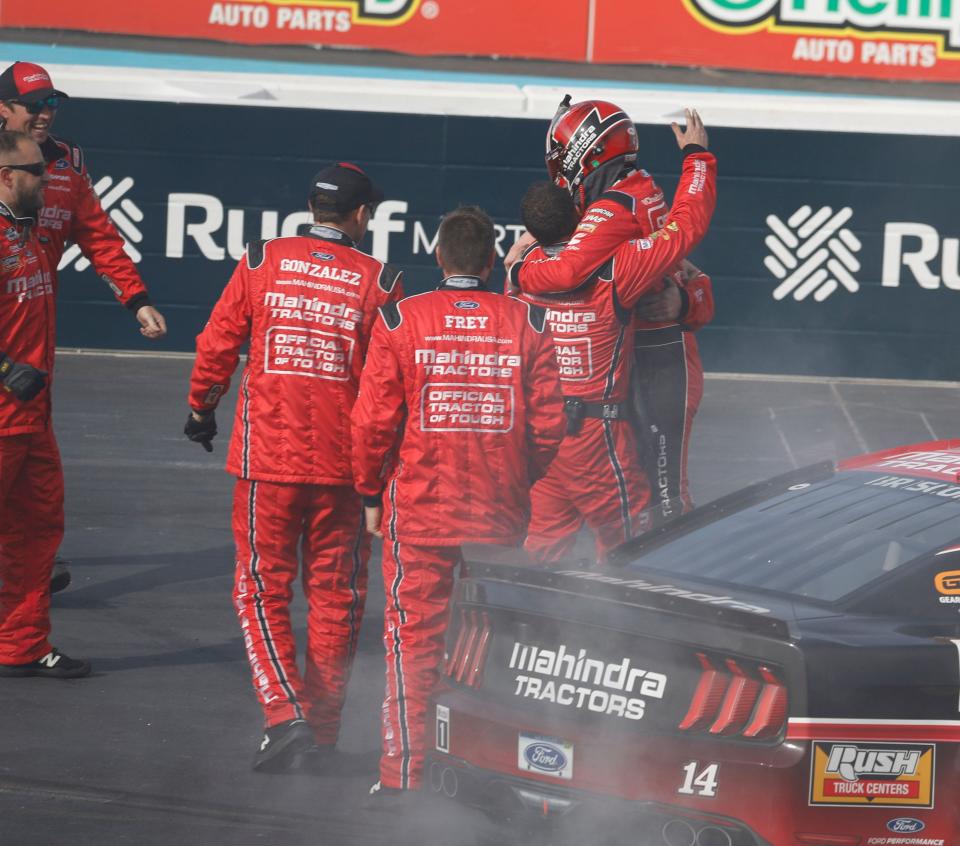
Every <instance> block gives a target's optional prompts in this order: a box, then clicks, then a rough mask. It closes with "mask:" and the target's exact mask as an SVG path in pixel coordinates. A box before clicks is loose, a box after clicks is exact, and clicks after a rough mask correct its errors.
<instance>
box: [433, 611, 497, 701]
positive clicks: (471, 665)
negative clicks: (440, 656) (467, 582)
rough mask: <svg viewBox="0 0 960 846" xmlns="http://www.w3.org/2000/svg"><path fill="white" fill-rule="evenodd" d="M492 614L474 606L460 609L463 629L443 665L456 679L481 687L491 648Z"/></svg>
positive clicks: (449, 674)
mask: <svg viewBox="0 0 960 846" xmlns="http://www.w3.org/2000/svg"><path fill="white" fill-rule="evenodd" d="M490 636H491V630H490V616H489V615H488V614H487V612H486V611H479V610H477V609H475V608H461V609H460V629H459V632H458V633H457V640H456V643H455V645H454V647H453V651H452V652H451V653H450V654H449V655H448V657H447V664H446V667H445V668H444V670H445V672H446V674H447V675H448V676H449V677H450V678H451V679H453V680H454V681H457V682H460V683H462V684H466V685H468V686H469V687H480V682H481V681H482V679H483V665H484V662H485V661H486V659H487V650H488V649H489V647H490Z"/></svg>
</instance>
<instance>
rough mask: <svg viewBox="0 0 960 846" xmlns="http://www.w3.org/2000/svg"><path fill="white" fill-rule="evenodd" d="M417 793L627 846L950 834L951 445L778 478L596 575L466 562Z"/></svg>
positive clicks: (955, 682) (808, 845)
mask: <svg viewBox="0 0 960 846" xmlns="http://www.w3.org/2000/svg"><path fill="white" fill-rule="evenodd" d="M452 615H453V616H452V619H451V626H450V632H449V635H448V653H447V658H446V665H445V672H444V678H443V684H442V685H441V686H440V688H439V689H438V691H437V693H436V695H435V697H434V701H433V703H432V705H431V707H430V709H429V710H428V719H430V720H431V721H433V723H434V725H433V728H434V730H435V749H434V750H433V752H432V753H431V755H430V758H429V761H428V774H429V784H430V786H431V787H432V788H433V790H434V791H436V792H438V793H443V794H446V795H447V796H450V797H455V798H457V799H460V800H463V801H466V802H470V803H474V804H479V805H483V806H486V807H496V808H499V809H500V813H501V814H503V815H505V816H507V817H510V816H511V815H513V814H518V815H519V814H521V813H533V814H537V815H540V816H546V817H548V818H549V817H558V816H559V817H561V818H566V819H573V818H574V817H576V815H578V814H582V813H586V812H587V809H588V808H591V807H597V806H600V805H603V804H610V803H614V804H615V805H616V806H617V807H618V809H619V812H620V813H626V814H629V815H636V818H637V820H638V821H639V822H642V824H640V825H637V826H636V827H635V828H634V829H633V830H634V831H635V832H636V835H635V837H634V838H633V839H632V840H631V843H632V844H636V846H645V844H657V846H660V845H661V844H669V846H747V844H752V845H755V844H769V846H793V844H804V846H859V844H863V846H870V845H871V844H878V845H879V844H931V846H932V844H956V843H960V811H958V808H960V754H958V743H960V441H939V442H934V443H925V444H919V445H916V446H912V447H904V448H900V449H896V450H889V451H886V452H883V453H875V454H872V455H868V456H865V457H861V458H857V459H853V460H850V461H846V462H843V463H841V464H840V465H838V466H837V467H834V465H833V464H832V463H829V462H828V463H824V464H820V465H816V466H813V467H810V468H807V469H804V470H799V471H795V472H791V473H788V474H785V475H783V476H780V477H778V478H775V479H772V480H771V481H769V482H765V483H762V484H758V485H755V486H752V487H750V488H747V489H745V490H742V491H739V492H737V493H734V494H731V495H729V496H726V497H724V498H722V499H720V500H718V501H716V502H714V503H712V504H710V505H707V506H705V507H702V508H699V509H697V510H695V511H693V512H691V513H690V514H688V515H685V516H684V517H682V518H680V519H678V520H677V521H675V522H673V523H672V524H669V525H667V526H663V527H661V528H659V529H657V530H655V531H653V532H650V533H648V534H647V535H645V536H643V537H640V538H637V539H636V540H634V541H632V542H630V543H629V544H627V545H625V546H623V547H621V548H620V549H619V550H618V551H617V552H615V553H614V555H613V556H612V558H611V560H610V561H609V563H608V564H606V565H604V566H603V567H591V566H587V565H575V564H574V565H570V566H565V567H563V568H562V569H560V570H559V571H546V570H543V569H538V568H535V567H531V566H520V565H518V564H516V563H514V564H510V563H504V562H503V561H499V562H497V561H493V560H491V558H490V557H489V556H486V555H483V554H481V555H480V556H478V557H475V558H474V559H473V560H472V561H470V562H469V563H468V565H467V567H466V570H465V573H464V577H463V578H462V580H461V581H460V583H459V586H458V589H457V596H456V601H455V605H454V607H453V612H452Z"/></svg>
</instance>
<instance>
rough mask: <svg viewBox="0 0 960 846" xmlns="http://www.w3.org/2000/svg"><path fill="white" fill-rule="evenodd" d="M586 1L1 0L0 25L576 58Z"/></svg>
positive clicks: (580, 52)
mask: <svg viewBox="0 0 960 846" xmlns="http://www.w3.org/2000/svg"><path fill="white" fill-rule="evenodd" d="M586 4H587V0H557V2H554V3H552V4H551V5H550V7H549V15H546V16H545V15H544V7H541V6H539V5H538V4H535V3H516V2H514V0H484V2H483V3H465V2H463V0H257V1H256V2H222V1H221V0H165V2H163V3H118V2H116V0H85V2H83V3H77V2H76V0H48V2H44V3H43V5H42V7H41V6H40V5H38V4H37V3H36V2H33V0H4V2H3V3H2V4H0V27H27V28H30V27H33V28H50V27H51V26H55V27H56V28H57V29H75V30H82V31H84V32H91V31H93V32H105V33H118V34H126V35H149V36H160V37H168V38H202V39H208V40H213V41H230V42H239V43H245V44H317V45H324V46H328V45H329V46H332V47H356V48H370V49H375V50H392V51H395V52H399V53H410V54H414V55H461V56H465V55H468V56H492V55H501V56H534V57H537V58H543V59H562V60H571V61H572V60H577V59H582V58H583V56H584V53H585V49H586V39H587V13H586Z"/></svg>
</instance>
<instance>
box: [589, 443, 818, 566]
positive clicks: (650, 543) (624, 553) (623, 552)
mask: <svg viewBox="0 0 960 846" xmlns="http://www.w3.org/2000/svg"><path fill="white" fill-rule="evenodd" d="M835 472H836V468H835V466H834V463H833V462H832V461H820V462H818V463H816V464H810V465H808V466H807V467H801V468H800V469H798V470H790V471H788V472H786V473H781V474H780V475H779V476H774V477H773V478H772V479H767V480H766V481H764V482H757V483H756V484H753V485H750V486H749V487H746V488H741V489H740V490H737V491H734V492H733V493H729V494H726V495H725V496H722V497H720V498H719V499H715V500H713V501H712V502H708V503H707V504H706V505H701V506H698V507H697V508H695V509H693V511H689V512H687V513H686V514H683V515H681V516H680V517H677V518H676V519H674V520H671V521H670V522H668V523H664V524H663V525H661V526H658V527H657V528H655V529H651V530H650V531H649V532H645V533H644V534H642V535H640V536H639V537H636V538H634V539H633V540H630V541H627V542H626V543H625V544H623V545H622V546H618V547H617V548H616V549H615V550H613V552H611V553H610V555H609V557H608V558H607V564H608V565H609V566H610V567H624V566H626V565H627V564H632V563H633V562H634V561H636V559H637V558H639V557H640V556H641V555H643V554H644V553H646V552H649V551H651V550H653V549H656V548H658V547H660V546H662V545H663V544H665V543H667V542H669V541H671V540H673V539H674V538H677V537H680V536H682V535H685V534H687V533H689V532H692V531H694V530H695V529H699V528H701V527H702V526H706V525H708V524H710V523H713V522H715V521H717V520H719V519H720V518H721V517H724V516H726V515H727V514H732V513H733V512H736V511H740V510H742V509H744V508H748V507H750V506H751V505H756V504H757V503H758V502H763V501H764V500H767V499H770V498H771V497H774V496H776V495H777V494H780V493H783V492H784V491H786V490H787V489H788V488H790V487H791V486H793V485H799V484H805V483H812V482H820V481H823V480H824V479H829V478H830V477H831V476H833V475H834V473H835Z"/></svg>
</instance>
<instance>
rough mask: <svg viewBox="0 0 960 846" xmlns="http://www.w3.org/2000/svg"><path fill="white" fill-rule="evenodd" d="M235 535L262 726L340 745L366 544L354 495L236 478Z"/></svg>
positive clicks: (239, 603) (236, 591) (237, 597)
mask: <svg viewBox="0 0 960 846" xmlns="http://www.w3.org/2000/svg"><path fill="white" fill-rule="evenodd" d="M233 536H234V542H235V543H236V547H237V562H236V563H237V569H236V576H235V579H234V588H233V601H234V607H235V608H236V612H237V616H238V617H239V619H240V627H241V629H242V630H243V641H244V646H245V647H246V650H247V658H248V659H249V661H250V669H251V671H252V673H253V686H254V689H255V690H256V692H257V696H258V697H259V699H260V704H261V705H262V706H263V713H264V718H265V724H266V726H267V727H270V726H273V725H276V724H277V723H281V722H284V721H286V720H293V719H305V720H307V722H309V723H310V725H311V727H312V728H313V732H314V735H315V737H316V739H317V743H323V744H327V743H336V741H337V734H338V732H339V729H340V710H341V708H342V707H343V700H344V696H345V695H346V687H347V680H348V679H349V676H350V669H351V666H352V664H353V656H354V653H355V652H356V648H357V636H358V634H359V632H360V621H361V619H362V617H363V607H364V602H365V600H366V595H367V561H368V560H369V558H370V539H369V535H367V534H366V532H365V531H364V526H363V516H362V508H361V504H360V497H359V496H358V495H357V494H356V493H355V492H354V490H353V488H352V487H348V486H346V485H344V486H340V485H298V484H281V483H277V482H257V481H250V480H247V479H238V480H237V485H236V488H235V489H234V495H233ZM298 551H299V555H298ZM300 557H302V560H303V573H302V581H303V591H304V594H305V596H306V599H307V654H306V670H305V672H304V673H303V675H301V674H300V671H299V670H298V668H297V649H296V642H295V638H294V634H293V627H292V625H291V622H290V601H291V599H292V597H293V581H294V579H295V578H296V575H297V571H298V570H299V569H300V566H299V559H300Z"/></svg>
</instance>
